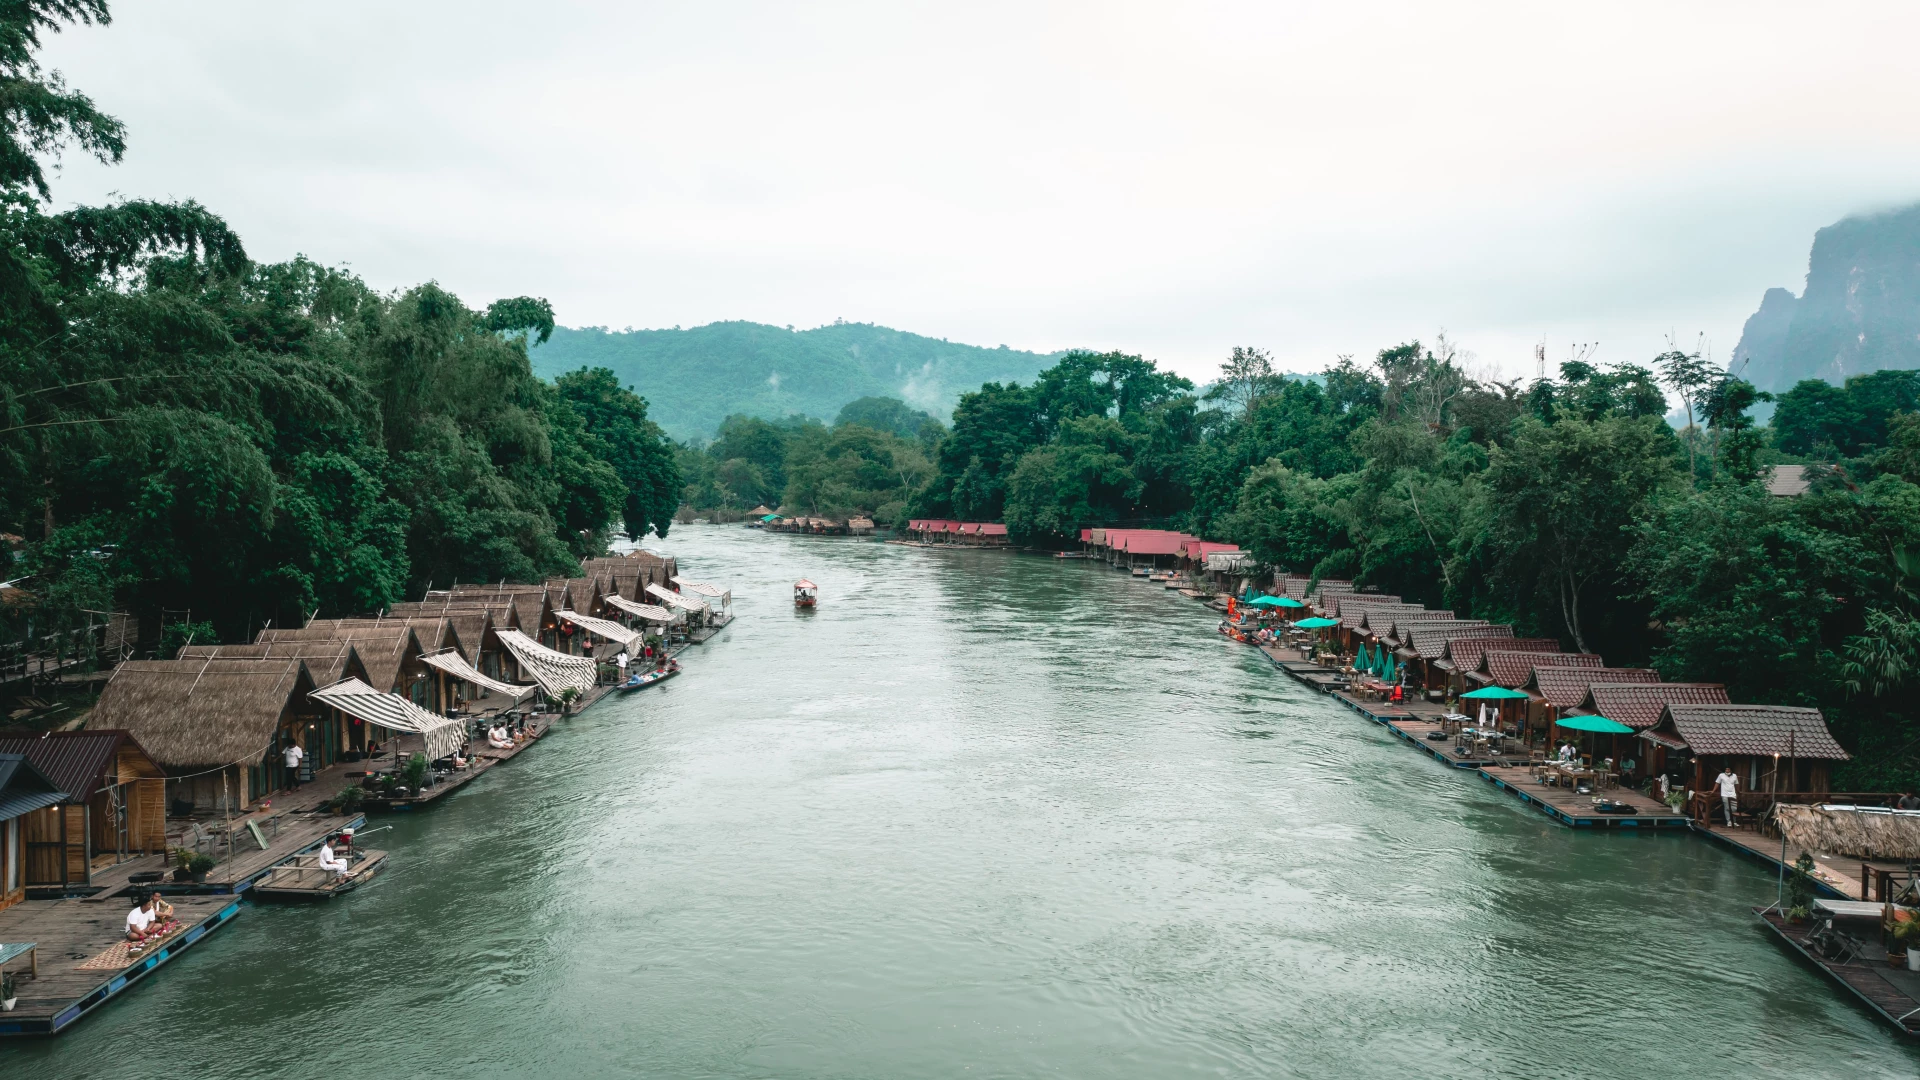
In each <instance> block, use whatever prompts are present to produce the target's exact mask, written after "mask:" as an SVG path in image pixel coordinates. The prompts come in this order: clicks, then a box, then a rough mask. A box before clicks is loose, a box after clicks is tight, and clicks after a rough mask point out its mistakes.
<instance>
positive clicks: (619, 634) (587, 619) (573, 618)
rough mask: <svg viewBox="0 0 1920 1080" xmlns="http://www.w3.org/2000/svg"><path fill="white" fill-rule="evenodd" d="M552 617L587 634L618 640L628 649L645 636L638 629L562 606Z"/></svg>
mask: <svg viewBox="0 0 1920 1080" xmlns="http://www.w3.org/2000/svg"><path fill="white" fill-rule="evenodd" d="M553 617H554V618H556V619H565V620H567V621H568V622H570V623H572V624H573V625H575V626H577V627H579V628H580V629H582V630H585V631H586V632H587V633H589V634H598V635H599V636H601V637H603V638H606V639H607V640H608V641H615V642H619V643H620V644H621V645H624V646H626V647H627V648H628V649H632V648H633V647H634V646H635V645H638V644H639V643H640V639H641V638H643V637H645V636H646V635H645V634H644V633H642V632H641V631H639V630H635V629H633V628H631V627H627V626H621V625H620V624H619V623H617V622H614V621H613V620H611V619H596V618H594V617H593V616H591V615H582V614H580V613H579V612H577V611H567V610H565V609H564V608H563V609H561V610H559V611H556V612H554V613H553Z"/></svg>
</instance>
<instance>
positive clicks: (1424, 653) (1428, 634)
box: [1393, 619, 1513, 690]
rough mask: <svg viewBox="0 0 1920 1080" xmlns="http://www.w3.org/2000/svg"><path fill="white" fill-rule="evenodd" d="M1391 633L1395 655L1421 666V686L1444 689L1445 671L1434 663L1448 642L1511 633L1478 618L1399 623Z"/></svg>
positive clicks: (1509, 627)
mask: <svg viewBox="0 0 1920 1080" xmlns="http://www.w3.org/2000/svg"><path fill="white" fill-rule="evenodd" d="M1393 633H1394V635H1395V636H1396V637H1397V638H1398V639H1399V641H1400V647H1399V648H1398V649H1396V650H1394V655H1395V656H1398V657H1400V659H1401V661H1402V662H1403V663H1406V664H1409V665H1410V664H1412V663H1414V662H1415V661H1418V662H1419V665H1420V687H1421V688H1422V689H1424V690H1444V689H1446V686H1447V679H1446V675H1447V674H1448V673H1447V672H1444V671H1442V670H1440V669H1438V668H1436V667H1434V666H1433V662H1434V661H1435V660H1438V659H1440V657H1441V656H1442V655H1444V654H1445V653H1446V650H1447V642H1449V641H1452V640H1453V639H1454V638H1457V637H1507V636H1511V635H1512V634H1513V627H1511V626H1493V625H1491V624H1489V623H1487V622H1485V621H1483V620H1480V619H1456V620H1454V621H1452V622H1411V621H1409V622H1404V623H1403V622H1398V621H1396V622H1395V623H1394V625H1393Z"/></svg>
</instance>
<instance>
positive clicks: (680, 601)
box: [647, 585, 707, 611]
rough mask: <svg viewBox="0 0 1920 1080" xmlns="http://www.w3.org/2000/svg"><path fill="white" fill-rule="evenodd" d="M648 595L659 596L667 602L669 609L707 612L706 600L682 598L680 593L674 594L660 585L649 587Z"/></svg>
mask: <svg viewBox="0 0 1920 1080" xmlns="http://www.w3.org/2000/svg"><path fill="white" fill-rule="evenodd" d="M647 595H648V596H657V597H659V598H660V599H661V600H664V601H666V603H667V605H668V606H669V607H677V608H679V609H680V610H682V611H706V610H707V602H706V601H705V600H694V599H691V598H690V597H685V596H681V595H680V594H679V593H677V592H674V591H673V590H672V589H668V588H665V587H663V586H660V585H649V586H647Z"/></svg>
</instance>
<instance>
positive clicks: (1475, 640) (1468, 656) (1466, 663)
mask: <svg viewBox="0 0 1920 1080" xmlns="http://www.w3.org/2000/svg"><path fill="white" fill-rule="evenodd" d="M1488 649H1499V650H1500V651H1501V652H1548V653H1556V652H1559V651H1560V643H1559V642H1558V641H1555V640H1554V639H1553V638H1517V637H1497V636H1487V637H1457V638H1454V639H1453V640H1452V641H1449V642H1447V653H1446V660H1447V662H1448V663H1449V664H1452V665H1453V667H1454V668H1455V669H1456V670H1459V671H1473V670H1475V669H1476V668H1478V667H1479V666H1480V658H1481V657H1482V656H1484V655H1486V652H1487V650H1488Z"/></svg>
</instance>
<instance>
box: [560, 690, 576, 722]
mask: <svg viewBox="0 0 1920 1080" xmlns="http://www.w3.org/2000/svg"><path fill="white" fill-rule="evenodd" d="M578 700H580V690H579V688H578V687H573V686H569V687H567V688H566V689H564V690H561V691H560V715H561V716H565V715H567V713H568V711H570V710H571V709H572V708H573V703H574V702H576V701H578Z"/></svg>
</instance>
